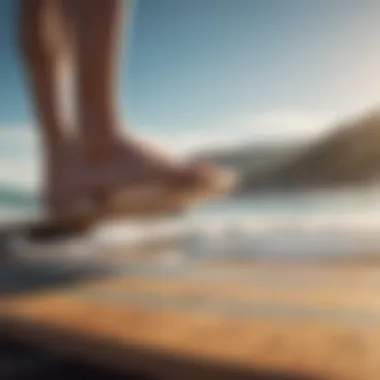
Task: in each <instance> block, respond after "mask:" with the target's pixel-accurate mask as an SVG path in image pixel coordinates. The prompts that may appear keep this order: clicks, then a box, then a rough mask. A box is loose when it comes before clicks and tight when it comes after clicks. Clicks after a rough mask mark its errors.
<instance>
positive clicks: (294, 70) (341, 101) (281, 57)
mask: <svg viewBox="0 0 380 380" xmlns="http://www.w3.org/2000/svg"><path fill="white" fill-rule="evenodd" d="M16 6H17V1H14V0H2V1H0V49H1V60H0V83H1V86H0V98H1V102H0V126H1V128H0V131H1V132H0V133H1V136H0V181H1V180H8V179H9V178H8V177H9V176H11V174H12V173H14V172H15V170H14V169H13V168H14V166H12V165H15V162H16V161H17V162H18V163H19V165H22V164H23V163H20V160H24V161H25V160H27V161H28V162H29V164H30V165H31V167H33V168H35V165H36V164H35V158H34V157H35V155H36V149H37V148H36V143H35V137H36V129H35V128H33V126H32V124H33V122H34V120H33V117H32V112H31V108H30V106H29V99H28V97H27V94H26V92H25V84H24V81H23V72H22V66H21V64H20V58H19V54H18V50H17V45H16V39H15V38H16V36H15V27H16V23H15V21H16V11H17V9H16ZM130 20H131V21H132V23H130V24H129V28H128V35H127V36H126V38H125V42H124V45H125V55H124V60H123V64H122V72H121V82H120V84H121V86H120V101H121V104H122V110H123V113H124V116H125V121H126V124H128V125H130V126H131V127H132V128H133V129H135V130H137V131H139V132H142V133H147V134H149V135H150V136H152V137H154V138H159V139H161V140H162V141H163V142H165V143H167V144H169V145H170V146H172V147H174V148H177V149H182V147H184V148H185V147H192V146H196V145H197V144H200V143H203V144H204V145H207V144H216V145H218V144H219V145H221V144H229V143H231V142H239V141H247V140H252V141H255V140H257V141H260V140H262V139H272V140H273V139H283V138H288V137H294V136H297V135H312V134H315V133H317V132H319V131H321V130H323V129H325V128H326V125H330V124H329V123H330V121H331V120H335V119H336V118H338V119H339V118H340V117H344V116H346V115H350V114H353V113H356V112H358V111H361V110H363V109H366V108H368V107H372V106H374V105H376V104H377V103H378V102H379V100H380V74H379V72H380V23H379V20H380V2H379V1H377V0H361V1H354V0H334V1H331V0H140V1H135V4H134V7H133V12H132V11H131V14H130ZM33 170H35V169H30V171H29V172H30V173H31V174H30V177H33V176H35V174H34V173H35V172H34V171H33ZM33 178H34V177H33Z"/></svg>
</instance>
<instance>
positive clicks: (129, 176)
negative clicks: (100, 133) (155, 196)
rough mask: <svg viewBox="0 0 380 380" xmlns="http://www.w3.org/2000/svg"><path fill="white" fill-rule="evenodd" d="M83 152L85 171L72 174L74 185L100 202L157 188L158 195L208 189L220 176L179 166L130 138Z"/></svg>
mask: <svg viewBox="0 0 380 380" xmlns="http://www.w3.org/2000/svg"><path fill="white" fill-rule="evenodd" d="M105 147H107V148H105ZM110 147H111V149H110ZM84 148H85V150H84V149H83V151H84V152H85V162H86V164H85V165H86V167H85V170H84V171H83V172H77V173H76V176H77V181H78V182H81V183H82V188H83V186H84V187H86V191H87V194H88V196H89V197H90V198H92V199H93V200H95V201H100V202H101V201H103V200H106V199H107V198H110V197H113V196H114V195H115V194H117V193H120V192H122V193H124V192H128V190H134V189H135V190H136V193H137V194H138V196H139V197H140V196H142V193H143V192H144V190H147V191H148V192H149V189H153V188H160V189H161V193H162V192H165V191H167V192H177V193H178V192H181V191H189V190H191V189H194V190H195V189H202V188H206V187H208V188H210V187H212V186H213V185H215V181H216V180H217V179H218V176H219V175H220V172H219V171H218V170H217V169H216V168H214V167H213V166H210V165H206V164H199V163H198V164H195V163H194V164H190V163H185V162H182V161H180V160H178V159H174V158H173V157H171V156H169V155H168V154H167V153H166V152H163V151H162V150H160V149H159V148H158V147H157V146H153V145H152V144H151V143H147V142H145V141H139V140H137V139H133V138H129V139H128V140H127V141H126V140H121V139H118V140H117V141H114V142H112V143H111V144H104V143H103V142H101V143H100V144H98V145H95V144H92V145H91V146H90V149H89V146H87V147H84ZM105 149H107V150H105ZM162 190H163V191H162ZM142 202H143V201H142Z"/></svg>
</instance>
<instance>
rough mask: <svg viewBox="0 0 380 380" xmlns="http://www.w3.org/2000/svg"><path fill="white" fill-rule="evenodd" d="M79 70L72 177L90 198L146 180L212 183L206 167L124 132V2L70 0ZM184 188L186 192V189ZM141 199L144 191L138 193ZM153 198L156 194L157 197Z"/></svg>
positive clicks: (170, 184)
mask: <svg viewBox="0 0 380 380" xmlns="http://www.w3.org/2000/svg"><path fill="white" fill-rule="evenodd" d="M70 4H71V8H70V11H71V12H72V18H73V20H74V27H73V32H74V46H75V54H74V56H75V63H76V72H77V81H76V86H77V88H76V94H77V122H78V127H79V130H80V135H81V144H82V151H83V155H84V158H83V161H84V162H85V164H84V166H82V168H81V169H80V170H79V171H77V172H76V173H75V174H73V175H74V177H75V178H76V180H75V181H77V183H81V185H79V186H81V187H82V188H83V187H86V188H87V195H88V198H89V199H88V200H89V201H90V202H91V201H92V202H94V201H95V202H97V201H98V200H100V201H101V200H102V199H104V198H106V199H107V198H112V197H113V196H114V195H115V194H116V193H119V192H120V193H125V190H126V189H128V188H133V189H134V191H135V190H136V188H137V189H139V190H143V189H144V190H145V189H146V187H147V186H148V185H147V183H149V186H148V187H149V188H151V183H152V182H155V184H156V185H157V184H159V187H160V188H161V189H162V188H165V191H166V189H168V190H171V191H175V192H177V193H178V188H179V187H181V188H182V189H184V188H186V187H187V188H189V187H193V186H194V187H195V186H198V187H202V186H205V187H207V186H208V187H210V186H209V185H211V182H212V181H210V179H211V180H214V179H215V178H216V176H214V178H212V177H213V176H212V175H210V174H211V172H210V168H209V167H206V168H204V167H198V166H190V165H183V164H180V163H179V162H177V161H176V160H173V159H172V158H171V157H168V156H167V155H166V154H163V153H161V152H158V151H157V149H155V148H152V147H149V146H147V144H146V143H144V142H139V141H137V140H136V139H135V138H134V137H132V136H131V133H130V132H129V134H128V136H124V135H123V132H122V128H121V127H122V122H121V118H120V115H119V112H118V99H117V94H118V91H117V83H118V63H119V58H120V57H119V53H120V46H119V43H120V42H121V41H120V37H121V35H122V34H121V33H122V31H123V27H122V26H123V15H124V6H125V5H126V4H127V1H126V0H73V1H72V2H71V3H70ZM184 191H185V190H184ZM138 193H139V194H141V197H143V196H144V195H143V193H145V194H146V192H144V191H138ZM155 199H157V198H155Z"/></svg>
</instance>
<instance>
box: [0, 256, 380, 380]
mask: <svg viewBox="0 0 380 380" xmlns="http://www.w3.org/2000/svg"><path fill="white" fill-rule="evenodd" d="M119 260H120V259H119ZM129 260H130V261H129V262H128V261H127V262H125V261H122V260H120V261H119V264H120V265H119V270H120V269H122V268H124V269H125V270H124V273H123V270H121V273H119V275H117V276H116V275H110V274H109V273H108V274H104V276H103V277H102V276H101V277H100V278H97V279H96V280H95V279H92V280H91V281H90V280H86V281H85V280H83V279H82V280H79V281H75V282H71V283H66V284H61V285H60V286H59V287H58V288H57V287H56V288H54V289H52V288H49V287H47V288H46V289H43V290H41V289H40V290H38V291H36V290H34V291H32V292H30V293H18V295H17V296H15V295H13V296H9V295H8V296H7V295H6V294H3V296H2V297H0V331H2V333H3V334H6V335H7V336H11V337H13V338H17V339H21V340H23V341H24V340H25V341H29V342H31V343H33V344H36V345H42V346H44V347H47V348H49V349H51V350H56V351H58V352H60V353H63V354H65V355H73V356H75V357H78V358H81V359H82V360H87V361H91V362H95V363H98V364H102V365H106V366H110V367H114V368H116V369H120V370H125V371H127V370H130V369H133V370H141V371H143V372H145V373H147V374H148V375H155V376H157V375H158V376H159V378H164V379H171V378H176V379H178V378H181V379H186V378H197V379H199V378H204V379H210V378H214V377H215V378H218V379H224V378H226V379H227V378H231V379H238V378H252V374H255V373H256V374H257V373H260V374H272V376H274V377H271V379H280V378H284V379H285V378H294V379H299V378H303V379H342V380H343V379H344V380H346V379H347V380H348V379H350V380H363V379H366V380H378V379H379V378H380V292H379V287H380V268H377V267H374V266H365V265H362V266H360V265H357V266H350V265H334V266H330V267H329V266H323V265H314V266H312V265H306V264H296V263H292V264H289V265H286V264H283V265H278V264H258V263H257V264H252V263H251V264H247V263H244V264H238V263H231V262H225V263H219V264H217V263H215V262H214V263H212V262H209V263H208V262H187V263H184V264H183V265H177V266H172V267H170V266H166V267H165V266H163V265H160V264H159V260H158V261H151V262H148V261H146V262H144V261H143V260H138V259H136V258H133V257H132V256H130V257H129ZM106 261H107V259H106V256H105V259H104V262H103V263H101V264H103V265H104V263H105V262H106ZM273 374H281V376H280V375H278V376H279V377H276V376H277V375H273ZM285 375H286V376H289V377H286V376H285ZM263 378H266V377H263ZM268 378H269V377H268Z"/></svg>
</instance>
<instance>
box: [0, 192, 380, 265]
mask: <svg viewBox="0 0 380 380" xmlns="http://www.w3.org/2000/svg"><path fill="white" fill-rule="evenodd" d="M39 213H41V209H40V204H39V203H38V201H37V200H36V198H35V197H33V196H32V195H31V194H29V195H28V194H26V195H25V197H24V198H22V197H20V196H19V197H18V198H17V199H16V200H15V198H12V197H11V198H10V197H9V196H8V197H5V198H3V199H2V198H1V197H0V217H1V220H2V221H7V220H14V219H17V218H25V217H26V216H35V215H38V214H39ZM379 231H380V188H379V187H377V186H372V187H367V188H360V189H355V188H346V189H342V188H341V189H335V190H328V191H327V190H326V191H305V192H293V193H276V194H274V193H273V194H262V195H255V196H250V197H240V198H231V199H225V200H219V201H215V202H210V203H208V204H205V205H202V206H199V207H195V208H193V209H191V210H189V211H188V212H187V213H185V214H184V215H181V216H179V217H175V218H166V219H161V220H154V221H145V222H139V223H136V222H127V221H125V222H118V223H113V224H108V225H106V226H101V227H99V228H98V229H96V230H95V231H94V232H93V233H92V234H91V236H90V237H87V238H86V242H87V243H86V244H87V245H88V244H89V243H88V242H89V241H91V243H94V244H92V245H91V247H94V246H96V247H103V248H104V246H109V245H118V244H120V245H122V246H124V247H128V246H136V244H141V243H146V242H147V241H160V240H161V239H168V238H169V239H173V240H176V241H177V244H178V247H179V248H180V249H181V252H182V253H183V255H185V256H186V257H194V258H197V259H200V258H206V257H207V258H209V257H213V258H215V259H216V258H225V257H230V256H231V257H236V258H244V259H250V258H252V259H258V258H259V259H273V258H275V259H277V260H278V259H285V260H286V259H293V258H297V259H299V258H303V259H313V260H315V259H317V260H319V259H323V260H325V259H329V258H336V257H347V258H348V257H349V258H352V257H358V258H359V257H363V258H365V257H367V256H371V258H373V257H374V256H376V255H377V251H378V247H379V246H380V234H379ZM63 243H64V242H62V244H63ZM66 243H67V242H66ZM66 243H65V244H63V245H65V247H66V248H67V247H68V246H69V245H68V244H66ZM82 243H83V241H82ZM56 244H58V243H56ZM82 246H83V245H82ZM50 248H51V246H50ZM71 249H72V248H71ZM379 253H380V251H379ZM379 258H380V256H379Z"/></svg>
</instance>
